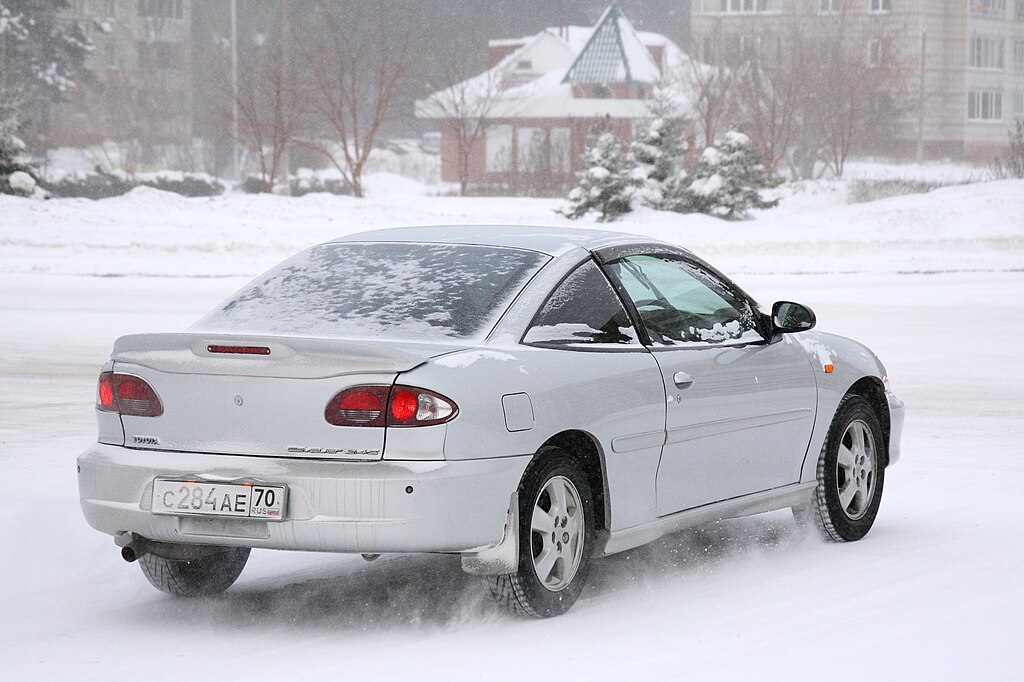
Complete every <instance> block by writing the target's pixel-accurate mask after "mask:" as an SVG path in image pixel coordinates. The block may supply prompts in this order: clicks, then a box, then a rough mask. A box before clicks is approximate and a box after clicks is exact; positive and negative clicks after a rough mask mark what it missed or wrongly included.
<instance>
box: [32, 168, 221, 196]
mask: <svg viewBox="0 0 1024 682" xmlns="http://www.w3.org/2000/svg"><path fill="white" fill-rule="evenodd" d="M40 186H42V187H43V189H45V190H46V191H47V192H49V193H50V194H51V195H53V196H54V197H58V198H62V199H70V198H81V199H107V198H109V197H118V196H121V195H122V194H127V193H128V192H130V191H132V190H133V189H135V188H136V187H152V188H154V189H159V190H163V191H165V192H173V193H175V194H180V195H182V196H186V197H210V196H216V195H218V194H223V193H224V185H223V184H221V182H220V181H219V180H216V179H215V178H212V177H210V176H209V175H206V174H205V173H182V172H178V171H160V172H157V173H140V174H138V175H129V174H128V173H125V172H124V171H105V170H103V169H102V168H100V167H99V166H97V167H96V170H95V171H92V172H88V173H85V172H78V173H71V174H68V175H65V176H64V177H62V178H60V179H59V180H57V181H51V182H47V181H43V182H40Z"/></svg>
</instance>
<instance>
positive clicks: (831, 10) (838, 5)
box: [818, 0, 843, 14]
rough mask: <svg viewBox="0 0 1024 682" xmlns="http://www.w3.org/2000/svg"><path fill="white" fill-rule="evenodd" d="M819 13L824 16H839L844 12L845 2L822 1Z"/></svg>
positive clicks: (839, 0)
mask: <svg viewBox="0 0 1024 682" xmlns="http://www.w3.org/2000/svg"><path fill="white" fill-rule="evenodd" d="M818 11H819V12H821V13H822V14H839V13H840V12H842V11H843V0H821V2H820V4H819V6H818Z"/></svg>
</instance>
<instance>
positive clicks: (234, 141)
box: [231, 0, 242, 182]
mask: <svg viewBox="0 0 1024 682" xmlns="http://www.w3.org/2000/svg"><path fill="white" fill-rule="evenodd" d="M239 163H240V161H239V154H238V2H237V0H231V170H232V172H233V173H234V176H235V182H241V180H242V169H241V168H239Z"/></svg>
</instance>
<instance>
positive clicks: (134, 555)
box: [114, 531, 150, 563]
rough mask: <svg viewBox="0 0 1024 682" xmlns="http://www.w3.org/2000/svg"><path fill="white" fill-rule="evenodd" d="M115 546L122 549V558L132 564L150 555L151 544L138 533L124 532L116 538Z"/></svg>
mask: <svg viewBox="0 0 1024 682" xmlns="http://www.w3.org/2000/svg"><path fill="white" fill-rule="evenodd" d="M114 544H116V545H117V546H118V547H120V548H121V558H122V559H124V560H125V561H127V562H128V563H132V562H134V561H138V560H139V558H140V557H143V556H145V555H147V554H149V549H150V542H149V540H147V539H146V538H144V537H142V536H141V535H139V534H137V533H131V532H128V531H123V532H121V533H118V534H117V535H116V536H114Z"/></svg>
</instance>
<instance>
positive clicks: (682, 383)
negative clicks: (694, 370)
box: [672, 372, 693, 388]
mask: <svg viewBox="0 0 1024 682" xmlns="http://www.w3.org/2000/svg"><path fill="white" fill-rule="evenodd" d="M672 381H673V382H675V385H676V388H689V387H690V386H693V377H692V376H690V375H689V374H687V373H686V372H676V373H675V374H673V375H672Z"/></svg>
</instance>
